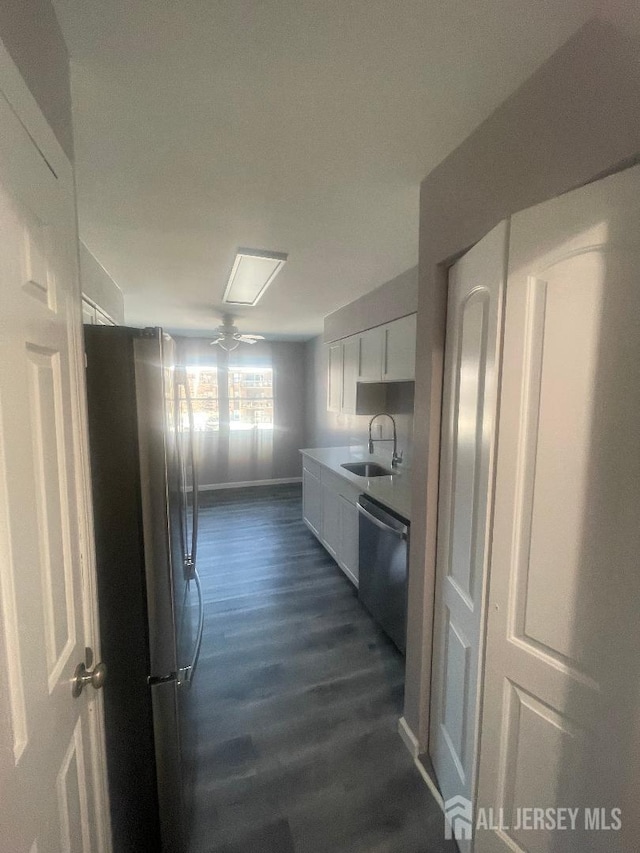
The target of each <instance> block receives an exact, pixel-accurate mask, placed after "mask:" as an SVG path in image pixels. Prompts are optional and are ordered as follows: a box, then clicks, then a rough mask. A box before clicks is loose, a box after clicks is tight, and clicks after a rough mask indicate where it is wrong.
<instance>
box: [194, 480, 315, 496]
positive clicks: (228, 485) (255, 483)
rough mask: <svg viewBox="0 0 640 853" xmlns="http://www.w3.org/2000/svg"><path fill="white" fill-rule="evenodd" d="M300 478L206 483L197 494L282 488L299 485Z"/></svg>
mask: <svg viewBox="0 0 640 853" xmlns="http://www.w3.org/2000/svg"><path fill="white" fill-rule="evenodd" d="M301 482H302V477H281V478H280V479H277V480H246V481H245V482H242V483H207V484H205V485H203V486H199V487H198V491H199V492H214V491H216V490H218V489H248V488H250V487H251V486H284V485H287V484H288V483H301Z"/></svg>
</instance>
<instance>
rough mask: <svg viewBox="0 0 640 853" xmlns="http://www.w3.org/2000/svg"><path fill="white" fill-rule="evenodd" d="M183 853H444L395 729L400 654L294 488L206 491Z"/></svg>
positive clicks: (438, 826) (438, 825)
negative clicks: (201, 621) (201, 627)
mask: <svg viewBox="0 0 640 853" xmlns="http://www.w3.org/2000/svg"><path fill="white" fill-rule="evenodd" d="M199 553H200V557H199V570H200V573H201V575H202V580H203V587H204V594H205V602H206V628H205V635H204V643H203V649H202V657H201V660H200V665H199V670H198V678H197V684H195V685H194V697H193V698H194V702H195V715H196V723H197V731H198V752H197V773H196V776H197V781H196V791H195V815H194V823H193V826H194V837H193V845H192V853H272V851H273V853H365V851H366V853H440V851H447V853H449V851H455V850H456V848H455V846H454V845H453V844H452V842H445V841H444V829H443V819H442V815H441V813H440V810H439V808H438V806H437V804H436V803H435V801H434V800H433V799H432V797H431V795H430V794H429V791H428V789H427V788H426V786H425V785H424V783H423V782H422V780H421V779H420V776H419V774H418V771H417V770H416V768H415V767H414V765H413V762H412V761H411V758H410V756H409V754H408V753H407V751H406V749H405V747H404V745H403V743H402V741H401V740H400V737H399V735H398V734H397V721H398V717H399V716H400V714H401V713H402V696H403V666H404V661H403V658H402V657H401V656H400V655H399V653H398V652H397V651H396V649H395V648H394V647H393V646H392V644H391V643H390V642H389V641H388V640H387V639H386V638H385V636H384V635H383V634H382V632H381V631H379V629H378V628H377V627H376V625H375V624H374V623H373V621H372V620H371V619H370V617H369V616H368V614H367V613H366V611H365V610H364V609H363V608H362V606H361V605H360V603H359V601H358V599H357V594H356V591H355V590H354V588H353V586H352V585H351V584H350V582H349V581H348V580H347V579H346V578H345V577H344V575H343V574H342V572H341V571H340V569H339V568H338V566H337V565H336V564H335V562H334V561H333V560H332V559H331V558H330V557H329V555H328V554H327V552H326V551H325V550H324V549H323V548H322V547H321V545H320V544H319V543H318V542H316V540H315V538H314V537H313V536H312V534H311V533H310V532H309V531H308V530H307V528H306V527H305V525H304V523H303V521H302V506H301V488H300V486H297V485H294V486H277V487H260V488H252V489H238V490H227V491H217V492H209V493H205V494H204V495H203V507H202V512H201V535H200V552H199Z"/></svg>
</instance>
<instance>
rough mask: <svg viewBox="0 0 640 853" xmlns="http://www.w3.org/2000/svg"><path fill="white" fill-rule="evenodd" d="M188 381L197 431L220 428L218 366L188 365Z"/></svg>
mask: <svg viewBox="0 0 640 853" xmlns="http://www.w3.org/2000/svg"><path fill="white" fill-rule="evenodd" d="M187 381H188V382H189V392H190V394H191V405H192V408H193V428H194V430H195V432H211V431H212V430H218V429H220V412H219V406H218V370H217V368H215V367H194V366H187Z"/></svg>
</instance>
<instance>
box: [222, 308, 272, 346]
mask: <svg viewBox="0 0 640 853" xmlns="http://www.w3.org/2000/svg"><path fill="white" fill-rule="evenodd" d="M215 334H216V335H217V337H216V338H214V339H213V340H212V341H211V346H212V347H213V346H219V347H221V349H223V350H226V351H227V352H232V351H233V350H234V349H237V348H238V347H239V346H240V344H255V343H257V342H258V341H263V340H264V335H243V334H241V333H240V331H239V330H238V327H237V326H234V325H233V317H232V316H231V314H225V315H224V317H223V318H222V325H221V326H218V328H217V329H216V330H215Z"/></svg>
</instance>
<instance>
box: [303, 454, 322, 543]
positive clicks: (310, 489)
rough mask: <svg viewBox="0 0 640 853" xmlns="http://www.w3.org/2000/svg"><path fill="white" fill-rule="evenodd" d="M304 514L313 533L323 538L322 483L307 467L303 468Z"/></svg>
mask: <svg viewBox="0 0 640 853" xmlns="http://www.w3.org/2000/svg"><path fill="white" fill-rule="evenodd" d="M302 515H303V518H304V520H305V521H306V522H307V524H308V525H309V527H310V528H311V530H312V531H313V533H315V535H316V536H317V537H318V538H319V539H321V538H322V484H321V483H320V480H318V479H317V477H314V476H313V474H311V473H310V472H309V471H307V469H306V468H303V469H302Z"/></svg>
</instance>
